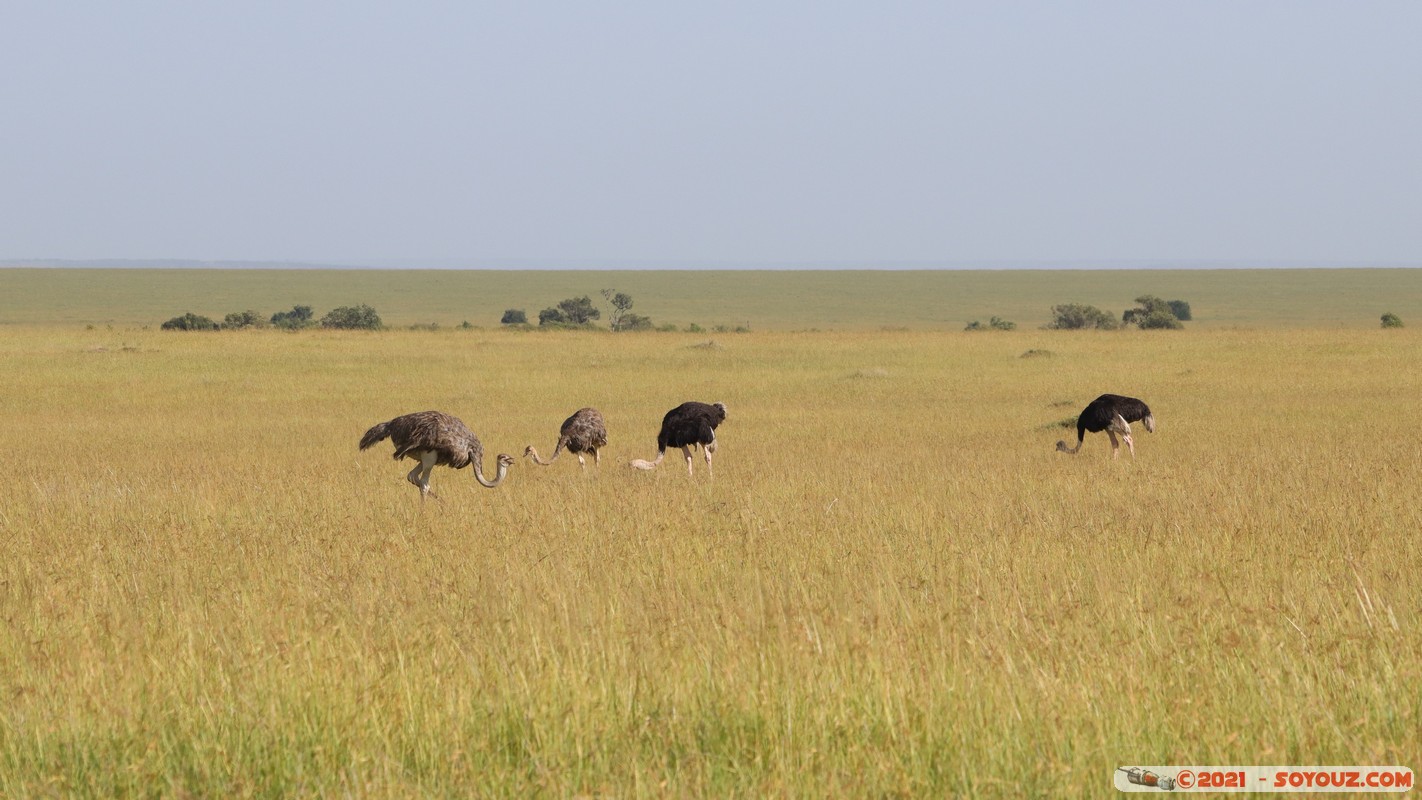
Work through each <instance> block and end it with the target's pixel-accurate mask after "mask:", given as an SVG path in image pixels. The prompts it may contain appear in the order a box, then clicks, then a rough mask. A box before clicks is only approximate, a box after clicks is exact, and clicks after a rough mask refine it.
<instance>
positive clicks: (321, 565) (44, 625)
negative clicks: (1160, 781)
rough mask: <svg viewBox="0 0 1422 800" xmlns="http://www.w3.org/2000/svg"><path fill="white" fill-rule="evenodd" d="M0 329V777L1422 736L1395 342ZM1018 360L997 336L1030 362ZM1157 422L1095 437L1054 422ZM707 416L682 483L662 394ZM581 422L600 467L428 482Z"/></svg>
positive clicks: (1053, 780) (285, 778)
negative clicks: (456, 454) (462, 458)
mask: <svg viewBox="0 0 1422 800" xmlns="http://www.w3.org/2000/svg"><path fill="white" fill-rule="evenodd" d="M715 338H716V343H717V345H718V346H716V347H698V346H697V345H699V344H704V343H705V342H706V337H705V336H704V335H703V336H690V335H681V334H676V335H668V334H656V335H629V336H609V335H588V334H578V333H572V334H557V335H533V336H529V335H514V334H509V333H504V332H472V333H471V332H456V331H448V332H434V333H429V332H425V333H415V332H390V333H381V334H338V333H327V332H307V333H303V334H298V335H285V334H280V333H275V332H265V333H252V334H245V335H244V334H240V333H239V334H222V335H199V334H162V333H158V332H151V331H118V332H109V331H73V332H69V331H56V330H53V329H26V328H15V329H7V330H6V331H5V335H4V338H3V339H0V369H3V371H4V374H5V375H6V376H7V385H6V387H5V389H4V390H3V391H0V419H3V420H4V421H5V426H4V427H5V441H6V445H5V447H3V448H0V529H3V530H0V620H3V624H0V698H4V703H3V704H0V795H6V796H26V795H45V794H50V795H87V796H124V795H137V794H144V795H148V794H170V795H196V796H253V795H256V796H271V795H281V796H290V795H330V794H354V795H358V796H410V795H414V794H419V795H459V796H464V795H470V794H473V795H487V796H493V795H527V794H546V795H551V796H567V795H576V794H585V795H615V796H643V795H651V796H660V795H678V796H681V795H714V796H763V795H767V794H779V795H813V796H844V795H866V794H874V795H877V794H891V795H892V794H899V795H922V794H934V795H943V794H948V795H983V796H1043V795H1053V796H1058V795H1069V796H1070V795H1079V796H1095V795H1099V794H1101V793H1103V792H1105V791H1108V788H1107V787H1108V786H1109V785H1110V781H1111V773H1112V770H1113V769H1114V768H1115V767H1116V766H1120V765H1128V764H1131V763H1198V764H1209V763H1221V764H1239V763H1301V764H1334V763H1338V764H1344V763H1368V764H1374V763H1375V764H1394V763H1401V764H1409V763H1410V764H1411V765H1412V766H1414V767H1416V766H1418V764H1417V763H1416V758H1417V754H1418V753H1422V733H1419V731H1422V699H1419V698H1422V691H1419V686H1422V629H1420V628H1419V624H1420V623H1422V619H1420V618H1419V609H1422V584H1419V582H1418V581H1417V580H1416V575H1417V573H1418V567H1419V565H1422V544H1419V541H1422V539H1419V536H1418V531H1419V528H1422V524H1419V523H1422V518H1420V517H1422V513H1419V507H1420V506H1422V504H1420V503H1419V500H1422V488H1419V483H1418V480H1417V476H1418V475H1419V474H1422V464H1419V459H1422V455H1419V454H1420V453H1422V447H1419V444H1422V437H1419V434H1418V431H1419V425H1420V424H1422V409H1420V408H1419V406H1418V404H1417V403H1416V401H1415V398H1416V397H1418V396H1419V395H1422V391H1419V390H1422V371H1420V370H1418V365H1419V356H1422V347H1420V346H1419V345H1422V339H1419V337H1418V335H1417V334H1415V333H1413V332H1411V331H1409V330H1403V331H1387V332H1383V331H1369V332H1341V331H1307V332H1298V331H1294V332H1290V333H1287V334H1285V333H1276V332H1263V331H1254V332H1250V331H1216V332H1197V331H1187V332H1183V333H1160V334H1154V335H1152V334H1146V333H1141V332H1126V333H1116V334H1076V335H1073V334H1065V333H1057V334H1054V333H1050V332H1043V331H1032V332H1027V331H1023V332H1014V333H1009V334H979V335H974V334H928V333H911V332H897V333H888V332H885V333H861V334H830V333H821V334H759V333H757V334H748V335H733V336H717V337H715ZM1031 350H1038V351H1049V352H1048V354H1045V355H1039V356H1038V357H1028V358H1024V357H1022V356H1023V354H1024V353H1026V352H1028V351H1031ZM1102 391H1116V392H1123V393H1128V394H1135V395H1138V396H1140V397H1142V398H1144V399H1146V400H1147V401H1148V402H1149V403H1150V404H1151V406H1152V408H1153V409H1154V410H1155V411H1156V414H1157V417H1158V419H1159V422H1160V427H1159V431H1158V432H1157V433H1156V434H1154V435H1149V434H1145V433H1144V432H1141V433H1138V434H1137V440H1138V441H1137V457H1136V458H1135V459H1134V460H1131V459H1129V458H1123V459H1122V460H1120V461H1117V462H1112V461H1111V459H1110V458H1109V455H1108V446H1107V444H1106V443H1105V442H1104V441H1103V440H1102V437H1101V436H1100V435H1099V434H1098V435H1094V436H1092V435H1089V438H1088V441H1087V443H1086V445H1085V447H1084V448H1083V450H1082V453H1081V454H1079V455H1077V456H1075V457H1072V456H1065V455H1062V454H1059V453H1056V452H1054V451H1053V448H1052V445H1053V443H1054V442H1055V441H1056V440H1057V439H1058V438H1064V437H1067V436H1071V435H1073V434H1074V431H1071V430H1066V429H1063V428H1060V427H1056V425H1055V424H1056V423H1058V422H1059V421H1060V420H1062V419H1064V418H1067V417H1072V416H1074V415H1075V413H1076V411H1078V410H1079V409H1080V407H1081V406H1083V405H1085V403H1086V402H1087V401H1089V400H1090V399H1091V398H1092V397H1094V396H1095V395H1096V394H1098V393H1100V392H1102ZM687 399H700V400H705V401H715V400H720V401H723V402H725V403H726V404H727V405H728V406H729V408H730V415H729V418H728V420H727V422H726V423H725V425H724V426H723V428H722V429H721V431H720V438H721V448H720V450H719V452H718V454H717V458H716V474H715V477H714V479H712V478H710V477H708V476H707V475H706V473H705V469H704V464H703V463H702V462H701V460H700V459H699V457H698V459H697V460H696V475H695V476H694V477H693V478H688V476H687V475H686V472H685V469H684V468H683V466H682V465H681V463H680V457H679V455H678V454H676V453H671V454H669V455H668V459H667V462H666V463H664V465H663V466H662V467H661V468H660V469H659V470H657V471H655V472H652V473H643V472H637V471H634V470H629V469H626V468H624V467H622V466H621V462H625V461H627V460H630V459H631V458H646V457H649V456H651V455H652V454H653V449H654V448H653V445H654V437H655V432H656V427H657V424H658V422H659V421H660V418H661V414H662V413H663V412H664V411H665V410H666V409H667V408H670V407H671V406H673V405H675V404H677V403H679V402H681V401H683V400H687ZM582 405H594V406H597V407H598V408H600V409H602V411H603V412H604V414H605V415H606V416H607V420H608V425H609V428H610V431H611V437H612V442H611V444H610V446H609V448H608V451H607V452H606V454H605V457H604V459H603V466H602V467H601V468H600V469H597V470H593V469H591V468H589V470H588V471H587V472H586V473H585V474H584V473H580V472H579V470H578V468H577V464H576V461H575V460H571V459H561V460H560V461H559V462H558V463H557V464H555V465H554V466H553V467H549V468H540V467H536V466H533V465H530V464H528V463H527V462H525V461H521V463H520V464H519V465H518V466H516V467H515V469H514V471H513V472H512V473H511V475H510V477H509V479H508V481H507V483H506V485H505V486H504V487H501V488H499V489H497V490H494V491H489V490H485V489H482V488H480V487H478V486H476V485H475V484H474V481H473V479H472V477H471V476H470V474H469V473H468V472H467V471H463V472H454V471H450V470H447V469H445V468H439V469H437V470H436V472H435V476H434V486H435V489H436V491H438V492H439V493H440V494H441V496H442V497H443V498H444V502H443V503H438V504H436V503H430V504H428V505H427V506H426V507H423V508H422V507H421V504H420V501H419V499H418V493H417V492H416V490H415V489H414V488H413V487H411V486H410V485H409V484H408V483H406V482H405V481H404V474H405V472H406V471H407V470H408V468H409V466H410V465H409V464H408V462H407V463H405V464H403V465H397V464H394V463H392V462H391V460H390V458H389V452H390V451H389V449H388V444H387V445H382V447H381V448H380V449H379V450H377V451H374V452H364V453H362V452H358V451H357V450H356V442H357V440H358V439H359V437H360V434H361V433H362V432H363V431H364V430H365V428H366V427H368V426H369V425H371V424H373V423H375V422H377V421H381V420H384V419H388V418H390V417H393V416H395V415H397V414H400V413H404V412H407V411H414V410H420V409H425V408H439V409H443V410H447V411H450V412H452V413H455V414H457V415H459V416H461V417H462V418H463V419H464V420H465V421H466V422H468V423H469V424H470V425H471V426H472V427H473V428H474V429H475V431H477V432H478V433H479V434H480V436H481V438H482V439H483V441H484V444H485V448H486V453H487V455H486V458H487V459H490V460H491V459H492V456H493V454H494V453H497V452H508V453H512V454H515V455H517V454H519V453H521V452H522V448H523V447H524V446H525V445H527V444H530V443H533V444H536V445H538V446H539V447H540V448H549V449H551V446H552V442H553V440H554V438H555V436H556V429H557V425H558V424H559V422H561V420H562V419H563V418H564V417H565V416H567V414H568V413H570V412H571V411H572V410H574V409H576V408H578V407H579V406H582Z"/></svg>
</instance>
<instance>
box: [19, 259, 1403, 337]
mask: <svg viewBox="0 0 1422 800" xmlns="http://www.w3.org/2000/svg"><path fill="white" fill-rule="evenodd" d="M605 288H615V289H617V290H619V291H623V292H627V293H628V294H630V295H632V297H633V299H634V300H635V301H636V306H635V307H634V309H633V310H634V311H635V312H636V313H638V314H642V315H645V316H649V317H651V318H652V320H653V322H654V323H657V324H673V325H676V326H677V327H678V328H683V329H684V328H686V327H687V326H688V325H691V324H693V323H694V324H698V325H701V326H702V327H703V328H707V329H711V328H714V327H716V326H718V325H725V326H729V327H731V328H735V327H737V326H748V327H750V328H752V329H754V330H766V331H771V330H780V331H795V330H807V329H819V330H877V329H879V328H882V327H904V328H909V329H913V330H953V331H958V330H962V329H963V327H964V326H965V325H966V324H967V323H969V322H971V321H972V320H980V321H982V322H987V321H988V319H989V318H991V317H993V316H1000V317H1003V318H1005V319H1008V320H1012V321H1014V322H1016V323H1018V325H1020V326H1021V327H1024V328H1037V327H1040V326H1041V325H1043V324H1045V323H1047V322H1049V321H1050V319H1051V308H1052V306H1054V305H1058V304H1061V303H1087V304H1090V305H1094V306H1097V307H1099V308H1102V309H1105V310H1107V311H1111V312H1113V313H1114V314H1116V315H1117V316H1118V317H1119V315H1120V314H1121V312H1123V311H1125V310H1126V309H1127V308H1130V307H1132V306H1134V305H1135V302H1134V301H1135V298H1137V297H1139V296H1141V295H1143V294H1154V295H1158V296H1160V297H1163V298H1165V299H1167V300H1177V299H1178V300H1185V301H1188V302H1189V303H1190V304H1191V308H1192V310H1193V311H1194V315H1195V322H1194V324H1193V326H1192V327H1195V328H1201V329H1211V328H1220V327H1251V328H1253V327H1315V326H1320V325H1323V326H1329V327H1344V328H1355V329H1359V330H1364V329H1369V328H1376V327H1377V326H1378V319H1379V317H1381V316H1382V315H1383V314H1384V313H1386V312H1392V313H1395V314H1397V315H1399V316H1401V317H1402V319H1403V320H1404V321H1407V320H1413V319H1418V320H1422V270H1416V269H1349V270H1340V269H1317V270H1110V271H1068V270H1057V271H1050V270H1049V271H1040V270H1003V271H936V272H930V271H902V272H896V271H863V270H859V271H855V270H843V271H742V272H736V271H731V272H727V271H714V270H713V271H681V272H677V271H623V272H575V271H574V272H569V271H546V272H545V271H523V272H517V271H494V270H491V271H437V270H436V271H430V270H424V271H419V270H410V271H402V270H290V271H275V270H177V269H109V270H100V269H0V325H5V324H17V323H23V324H65V325H68V324H94V325H104V324H112V325H116V326H125V327H127V326H144V325H147V326H151V327H154V328H156V327H158V326H159V325H160V324H161V323H162V322H163V321H164V320H167V319H170V318H172V317H176V316H181V315H182V314H184V313H186V312H189V311H190V312H192V313H195V314H201V315H204V316H208V317H211V318H213V319H216V320H219V321H220V320H221V319H222V318H223V317H224V316H225V315H227V314H229V313H232V312H238V311H246V310H248V309H252V310H255V311H258V312H261V313H262V314H263V315H266V316H270V315H271V314H272V313H274V312H277V311H283V310H288V309H290V308H291V307H292V306H293V305H297V304H301V305H310V306H312V307H313V308H315V309H316V313H317V314H318V315H320V314H324V313H325V312H327V311H329V310H331V309H332V308H335V307H337V306H344V305H356V304H360V303H366V304H369V305H371V306H373V307H374V308H375V309H376V311H378V312H379V313H380V315H381V317H382V319H384V321H385V322H386V323H387V324H389V325H393V326H398V327H409V326H411V325H416V324H420V325H427V324H429V323H437V324H439V325H441V326H443V327H450V326H455V325H459V324H461V323H462V322H465V321H468V322H469V323H470V324H471V325H476V326H481V327H489V328H492V327H497V326H498V323H499V319H500V317H501V316H502V315H503V312H504V310H505V309H508V308H521V309H524V310H525V311H526V312H527V313H528V316H529V318H530V319H533V320H535V321H536V320H537V318H538V311H539V310H540V309H543V308H547V307H549V306H552V305H555V304H557V302H558V301H559V300H562V299H564V298H566V297H578V296H582V295H588V296H590V297H592V298H593V299H595V300H597V301H598V302H599V303H600V304H601V305H602V306H603V308H604V309H606V308H607V306H606V304H605V303H602V298H600V297H599V296H598V292H599V291H600V290H602V289H605Z"/></svg>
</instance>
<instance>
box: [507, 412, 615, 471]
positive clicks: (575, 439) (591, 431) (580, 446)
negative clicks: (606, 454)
mask: <svg viewBox="0 0 1422 800" xmlns="http://www.w3.org/2000/svg"><path fill="white" fill-rule="evenodd" d="M606 446H607V425H605V424H604V423H603V421H602V412H600V411H598V410H597V409H595V408H580V409H578V410H577V411H574V412H573V416H571V417H568V418H567V419H565V420H563V427H561V428H559V429H558V444H557V446H555V447H554V448H553V455H552V456H550V457H549V458H548V460H547V461H544V460H543V459H542V458H540V457H539V456H538V451H537V450H534V449H533V445H529V446H528V447H527V448H525V449H524V451H523V455H524V457H525V458H532V459H533V463H535V464H538V465H540V466H544V467H546V466H549V465H551V464H552V463H553V462H554V461H557V460H558V454H559V453H562V452H563V450H564V449H566V450H567V451H568V452H569V453H572V454H573V455H575V456H577V457H578V466H580V467H582V468H583V469H587V466H588V464H587V462H586V461H584V460H583V453H592V457H593V464H594V466H596V465H598V464H601V463H602V456H600V455H598V452H597V451H598V448H600V447H606Z"/></svg>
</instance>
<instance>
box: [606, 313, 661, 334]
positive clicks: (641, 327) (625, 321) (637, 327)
mask: <svg viewBox="0 0 1422 800" xmlns="http://www.w3.org/2000/svg"><path fill="white" fill-rule="evenodd" d="M651 329H652V318H651V317H644V316H642V315H641V314H623V315H622V316H621V317H620V318H619V319H618V320H617V327H616V328H614V330H618V331H649V330H651Z"/></svg>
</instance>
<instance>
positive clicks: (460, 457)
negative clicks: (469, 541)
mask: <svg viewBox="0 0 1422 800" xmlns="http://www.w3.org/2000/svg"><path fill="white" fill-rule="evenodd" d="M386 438H389V439H390V440H391V441H392V442H394V444H395V460H396V461H399V460H400V459H402V458H411V459H414V460H415V461H418V462H419V463H418V464H417V465H416V466H415V468H414V469H412V470H410V474H409V475H406V476H405V477H406V479H407V480H409V481H410V483H413V484H415V486H417V487H419V489H420V500H421V501H422V502H423V501H424V499H425V496H426V495H429V496H430V497H433V498H435V499H436V500H438V499H439V497H438V496H437V495H436V494H435V493H434V492H431V491H430V473H431V472H433V471H434V468H435V467H436V466H438V465H444V466H448V467H454V468H455V469H464V468H465V467H467V466H469V465H471V464H472V465H474V480H476V481H478V482H479V483H480V485H482V486H486V487H488V488H490V489H492V488H494V487H495V486H498V485H499V484H500V483H503V480H504V475H506V474H507V473H508V471H509V467H511V466H513V463H514V457H513V456H511V455H508V454H507V453H499V457H498V463H499V471H498V474H497V475H495V476H494V479H493V480H492V481H490V480H486V479H485V478H484V446H483V445H481V444H479V437H478V436H475V435H474V432H473V431H471V430H469V426H467V425H465V424H464V423H463V422H460V421H459V419H457V418H456V417H452V416H450V415H448V414H445V413H444V412H441V411H416V412H415V413H413V414H406V415H404V416H402V417H396V418H395V419H392V420H390V421H389V422H382V423H380V424H379V425H376V426H375V427H373V428H371V429H370V430H368V431H366V432H365V435H364V436H362V437H360V449H362V450H364V449H366V448H367V447H370V446H371V445H373V444H376V443H377V442H380V441H383V440H385V439H386Z"/></svg>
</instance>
